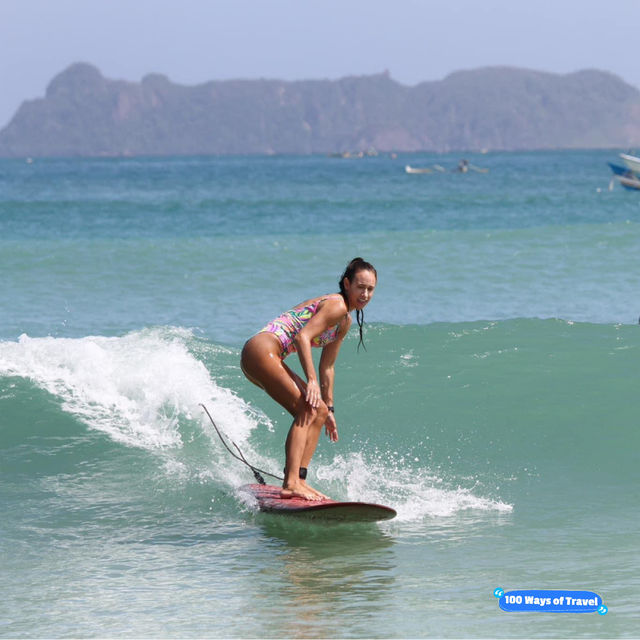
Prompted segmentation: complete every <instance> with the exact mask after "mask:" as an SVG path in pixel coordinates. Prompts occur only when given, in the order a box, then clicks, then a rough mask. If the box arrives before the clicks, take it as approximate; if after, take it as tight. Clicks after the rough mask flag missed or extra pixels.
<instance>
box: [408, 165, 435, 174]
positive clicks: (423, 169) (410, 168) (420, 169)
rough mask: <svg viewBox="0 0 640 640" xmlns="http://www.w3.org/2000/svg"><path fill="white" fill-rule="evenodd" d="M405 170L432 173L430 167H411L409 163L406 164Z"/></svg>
mask: <svg viewBox="0 0 640 640" xmlns="http://www.w3.org/2000/svg"><path fill="white" fill-rule="evenodd" d="M404 170H405V171H406V172H407V173H431V169H428V168H426V167H423V168H419V167H411V166H409V165H406V166H405V168H404Z"/></svg>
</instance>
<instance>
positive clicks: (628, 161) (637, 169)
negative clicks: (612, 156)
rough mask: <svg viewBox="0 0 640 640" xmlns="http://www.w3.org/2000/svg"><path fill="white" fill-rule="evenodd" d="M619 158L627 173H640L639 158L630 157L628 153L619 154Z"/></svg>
mask: <svg viewBox="0 0 640 640" xmlns="http://www.w3.org/2000/svg"><path fill="white" fill-rule="evenodd" d="M620 158H621V159H622V162H624V163H625V165H626V166H627V168H628V169H629V171H633V172H634V173H640V158H638V156H631V155H629V154H628V153H621V154H620Z"/></svg>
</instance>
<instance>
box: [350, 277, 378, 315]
mask: <svg viewBox="0 0 640 640" xmlns="http://www.w3.org/2000/svg"><path fill="white" fill-rule="evenodd" d="M376 284H377V278H376V274H375V273H373V271H370V270H369V269H361V270H360V271H356V273H355V274H354V276H353V280H351V281H349V279H348V278H345V279H344V290H345V292H346V293H347V300H348V302H349V311H353V310H354V309H360V310H361V309H364V308H365V307H366V306H367V304H368V303H369V300H371V296H373V291H374V289H375V288H376Z"/></svg>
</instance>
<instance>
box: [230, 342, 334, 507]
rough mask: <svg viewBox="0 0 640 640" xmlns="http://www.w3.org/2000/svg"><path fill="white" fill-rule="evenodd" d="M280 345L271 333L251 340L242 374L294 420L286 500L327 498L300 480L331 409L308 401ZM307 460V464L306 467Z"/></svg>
mask: <svg viewBox="0 0 640 640" xmlns="http://www.w3.org/2000/svg"><path fill="white" fill-rule="evenodd" d="M279 350H280V343H279V341H278V339H277V338H276V337H275V336H274V335H273V334H269V333H259V334H257V335H255V336H253V338H251V339H250V340H249V341H248V342H247V343H246V344H245V346H244V349H243V350H242V359H241V365H242V371H243V372H244V374H245V375H246V376H247V378H248V379H249V380H250V381H251V382H253V383H254V384H257V385H258V386H259V387H262V388H263V389H264V390H265V391H266V392H267V393H268V394H269V395H270V396H271V397H272V398H273V399H274V400H275V401H276V402H277V403H278V404H280V405H282V406H283V407H284V408H285V409H286V410H287V411H288V412H289V413H290V414H291V415H292V416H293V418H294V420H293V424H292V425H291V429H290V430H289V434H288V436H287V440H286V444H285V453H286V458H287V461H286V467H285V479H284V483H283V491H282V495H283V496H292V495H293V496H300V497H303V498H306V499H307V500H317V499H320V498H322V497H324V496H323V495H322V494H321V493H320V492H318V491H316V490H315V489H312V488H311V487H309V486H308V485H307V483H306V482H305V481H304V480H301V479H300V477H299V473H300V466H307V465H308V463H309V461H310V460H311V457H312V456H313V452H314V451H315V448H316V446H317V443H318V438H319V437H320V431H321V430H322V426H323V425H324V423H325V421H326V419H327V407H326V405H325V404H324V403H322V404H321V405H320V406H319V407H318V408H315V409H314V408H313V407H311V406H309V404H308V403H307V402H306V400H305V395H304V393H305V389H306V384H305V382H304V381H303V380H302V379H301V378H300V376H298V375H296V374H295V373H294V372H293V371H292V370H291V369H289V367H287V365H286V364H284V362H283V361H282V360H281V358H280V356H279ZM303 460H304V461H305V462H306V464H302V463H303Z"/></svg>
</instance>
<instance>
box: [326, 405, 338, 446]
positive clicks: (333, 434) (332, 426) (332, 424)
mask: <svg viewBox="0 0 640 640" xmlns="http://www.w3.org/2000/svg"><path fill="white" fill-rule="evenodd" d="M324 432H325V433H326V434H327V437H328V438H329V440H331V442H338V423H337V422H336V417H335V416H334V415H333V413H331V412H330V413H329V415H328V416H327V420H326V422H325V423H324Z"/></svg>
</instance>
